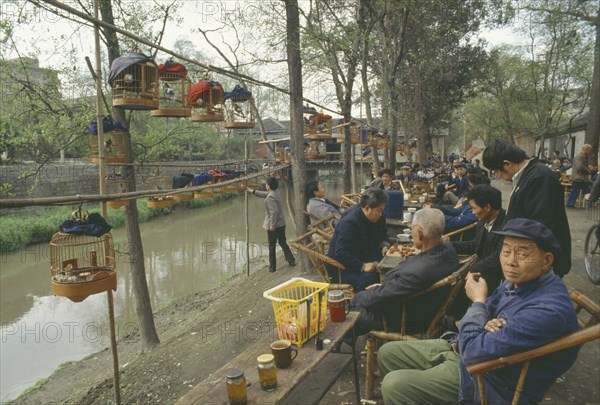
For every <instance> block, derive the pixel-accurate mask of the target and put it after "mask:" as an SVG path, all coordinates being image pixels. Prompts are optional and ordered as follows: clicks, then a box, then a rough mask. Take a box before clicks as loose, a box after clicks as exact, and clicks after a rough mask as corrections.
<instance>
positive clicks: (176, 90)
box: [150, 61, 192, 118]
mask: <svg viewBox="0 0 600 405" xmlns="http://www.w3.org/2000/svg"><path fill="white" fill-rule="evenodd" d="M158 81H159V86H160V87H159V90H158V96H159V105H158V109H157V110H153V111H150V115H151V116H153V117H176V118H182V117H183V118H186V117H189V116H191V114H192V109H191V108H190V105H189V103H188V101H189V99H188V90H189V88H190V79H188V77H187V69H186V67H185V66H184V65H182V64H180V63H175V62H171V61H167V63H165V64H161V65H159V66H158Z"/></svg>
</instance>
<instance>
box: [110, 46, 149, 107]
mask: <svg viewBox="0 0 600 405" xmlns="http://www.w3.org/2000/svg"><path fill="white" fill-rule="evenodd" d="M108 83H109V84H110V85H111V87H112V100H113V107H118V108H124V109H128V110H155V109H157V108H158V106H159V100H158V88H159V82H158V66H157V65H156V62H154V60H152V59H151V58H150V57H148V56H146V55H144V54H142V53H136V52H132V53H129V54H127V55H125V56H120V57H118V58H117V59H115V60H114V61H113V63H112V65H111V67H110V76H109V79H108Z"/></svg>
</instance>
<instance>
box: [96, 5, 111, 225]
mask: <svg viewBox="0 0 600 405" xmlns="http://www.w3.org/2000/svg"><path fill="white" fill-rule="evenodd" d="M94 18H95V19H98V0H94ZM94 45H95V51H96V74H95V76H96V124H97V125H96V127H97V131H98V139H97V141H98V159H99V163H100V165H99V167H98V177H99V186H98V191H99V193H100V195H102V194H104V193H105V192H106V179H105V177H106V150H105V148H104V122H103V121H102V115H103V114H102V101H101V95H102V62H101V60H100V27H98V24H94ZM100 206H101V213H102V217H103V218H108V210H107V209H106V202H104V201H102V202H101V203H100Z"/></svg>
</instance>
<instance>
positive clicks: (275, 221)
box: [246, 177, 296, 273]
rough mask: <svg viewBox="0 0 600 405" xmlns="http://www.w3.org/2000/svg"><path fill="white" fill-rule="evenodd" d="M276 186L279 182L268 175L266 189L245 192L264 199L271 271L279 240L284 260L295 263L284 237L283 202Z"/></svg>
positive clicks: (290, 263) (264, 225) (274, 263)
mask: <svg viewBox="0 0 600 405" xmlns="http://www.w3.org/2000/svg"><path fill="white" fill-rule="evenodd" d="M278 187H279V183H278V182H277V179H276V178H275V177H269V178H268V179H267V191H260V190H253V189H251V188H250V187H248V188H247V189H246V191H247V192H249V193H252V194H254V195H255V196H257V197H261V198H264V199H265V220H264V222H263V228H264V229H266V230H267V238H268V241H269V271H270V272H271V273H273V272H274V271H275V270H276V269H277V263H276V256H275V247H276V244H277V242H279V246H281V249H283V254H284V255H285V260H287V262H288V263H289V265H290V266H294V265H296V259H294V255H293V254H292V251H291V249H290V247H289V246H288V244H287V241H286V239H285V213H284V211H283V204H282V203H281V196H280V195H279V191H277V188H278Z"/></svg>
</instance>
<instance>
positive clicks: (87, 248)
mask: <svg viewBox="0 0 600 405" xmlns="http://www.w3.org/2000/svg"><path fill="white" fill-rule="evenodd" d="M82 213H83V214H82ZM92 217H93V218H101V217H100V216H99V214H91V215H89V216H88V214H87V212H86V211H79V217H77V216H76V214H75V213H74V214H73V219H72V221H71V222H69V226H70V228H69V231H75V230H77V231H78V232H80V231H81V230H82V229H88V232H89V229H90V228H89V226H90V224H92V225H93V222H94V221H95V220H96V219H94V221H93V220H92ZM65 223H66V222H63V225H64V224H65ZM50 276H51V285H52V292H53V293H54V294H55V295H58V296H61V297H67V298H69V299H70V300H71V301H73V302H81V301H83V300H84V299H86V298H87V297H88V296H90V295H92V294H98V293H101V292H104V291H108V290H115V291H116V289H117V274H116V260H115V248H114V244H113V239H112V236H111V234H110V232H106V233H104V234H102V235H99V236H91V235H85V234H75V233H68V232H66V231H64V230H61V232H57V233H55V234H54V235H53V236H52V239H51V240H50Z"/></svg>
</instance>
